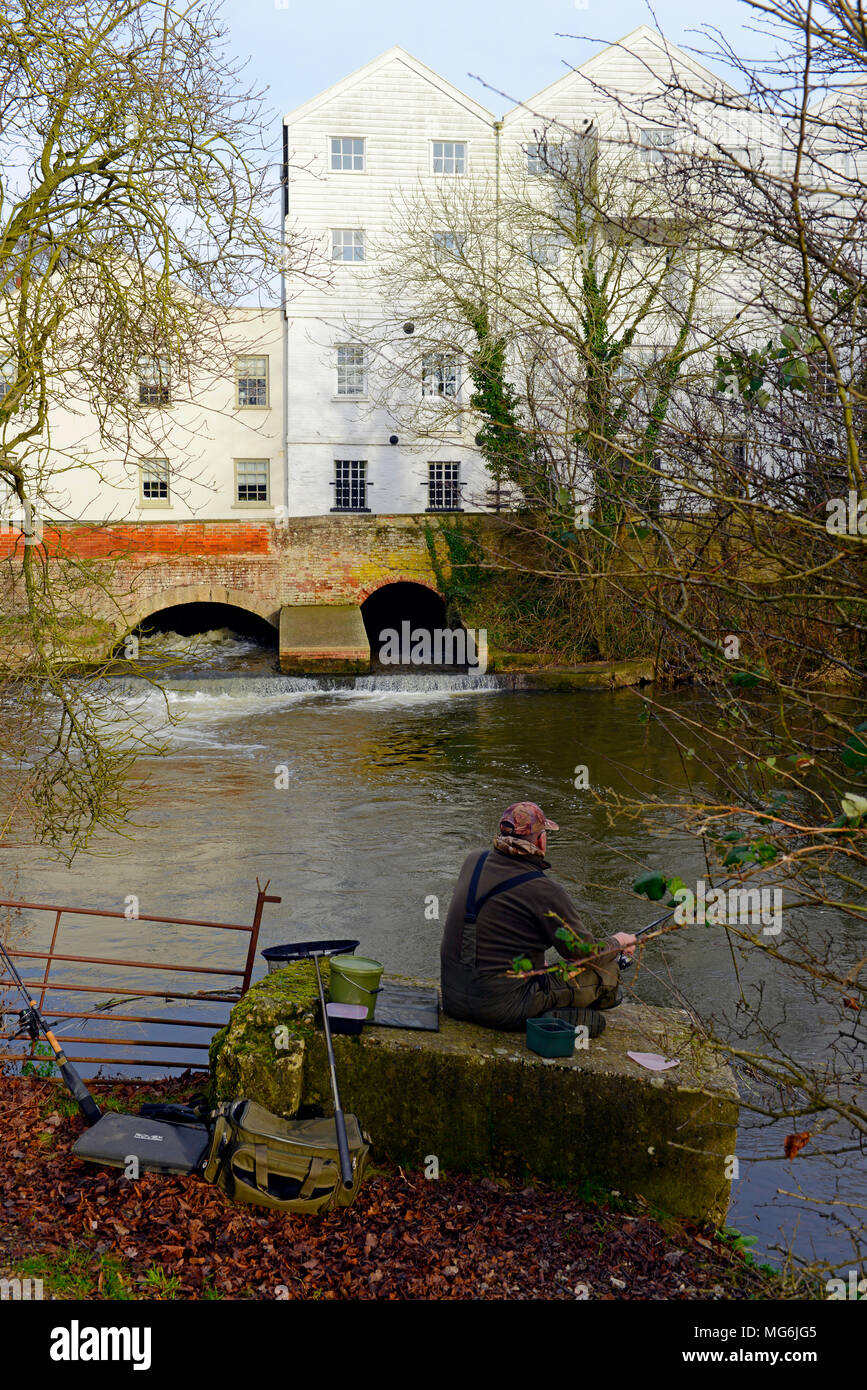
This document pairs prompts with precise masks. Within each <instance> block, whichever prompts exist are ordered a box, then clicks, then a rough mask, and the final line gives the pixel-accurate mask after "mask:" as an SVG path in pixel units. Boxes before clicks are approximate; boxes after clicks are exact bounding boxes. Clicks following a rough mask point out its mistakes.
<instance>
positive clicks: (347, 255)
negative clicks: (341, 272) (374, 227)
mask: <svg viewBox="0 0 867 1390" xmlns="http://www.w3.org/2000/svg"><path fill="white" fill-rule="evenodd" d="M331 259H332V260H333V261H363V260H364V232H363V231H361V229H360V228H359V227H338V228H336V229H335V230H334V231H332V233H331Z"/></svg>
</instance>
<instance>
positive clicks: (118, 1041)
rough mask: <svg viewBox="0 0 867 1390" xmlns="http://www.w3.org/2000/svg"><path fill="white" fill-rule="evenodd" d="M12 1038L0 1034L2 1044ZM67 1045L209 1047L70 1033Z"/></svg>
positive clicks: (199, 1048)
mask: <svg viewBox="0 0 867 1390" xmlns="http://www.w3.org/2000/svg"><path fill="white" fill-rule="evenodd" d="M13 1036H14V1034H12V1033H0V1038H2V1039H3V1041H4V1042H8V1041H10V1040H11V1038H12V1037H13ZM67 1043H93V1044H94V1045H96V1044H100V1045H101V1044H102V1043H105V1044H108V1043H114V1045H115V1047H174V1048H181V1047H192V1048H193V1049H194V1050H195V1051H196V1052H207V1051H208V1048H209V1047H210V1045H211V1044H210V1043H197V1042H188V1041H187V1040H186V1039H184V1041H183V1042H157V1041H156V1040H155V1039H153V1038H78V1037H75V1036H74V1035H73V1034H71V1033H64V1035H63V1044H64V1048H63V1050H64V1052H65V1051H66V1044H67ZM71 1060H72V1061H74V1060H75V1058H74V1057H72V1058H71Z"/></svg>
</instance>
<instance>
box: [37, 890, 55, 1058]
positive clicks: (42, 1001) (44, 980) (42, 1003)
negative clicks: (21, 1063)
mask: <svg viewBox="0 0 867 1390" xmlns="http://www.w3.org/2000/svg"><path fill="white" fill-rule="evenodd" d="M62 916H63V910H62V908H58V909H57V912H56V913H55V917H54V930H53V932H52V933H51V945H50V946H49V948H48V960H47V961H46V962H45V972H44V974H43V976H42V993H41V994H40V996H39V1010H40V1013H41V1012H42V1010H43V1009H44V1008H45V991H46V989H47V987H48V976H49V974H50V972H51V956H52V953H53V951H54V947H55V946H56V945H57V932H58V928H59V927H60V919H61V917H62ZM30 1056H31V1057H35V1056H36V1039H35V1038H31V1040H30Z"/></svg>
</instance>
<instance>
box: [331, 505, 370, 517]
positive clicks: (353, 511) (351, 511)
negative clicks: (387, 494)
mask: <svg viewBox="0 0 867 1390" xmlns="http://www.w3.org/2000/svg"><path fill="white" fill-rule="evenodd" d="M328 510H329V511H330V512H336V513H337V514H338V516H339V515H341V514H342V515H343V516H359V515H360V514H361V513H362V512H369V511H370V508H369V507H329V508H328Z"/></svg>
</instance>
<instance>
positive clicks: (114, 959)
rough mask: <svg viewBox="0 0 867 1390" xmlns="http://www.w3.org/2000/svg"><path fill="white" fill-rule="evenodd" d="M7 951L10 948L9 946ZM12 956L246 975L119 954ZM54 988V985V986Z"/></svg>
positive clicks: (23, 953)
mask: <svg viewBox="0 0 867 1390" xmlns="http://www.w3.org/2000/svg"><path fill="white" fill-rule="evenodd" d="M6 949H7V951H8V950H9V948H8V946H7V948H6ZM9 954H10V956H16V957H20V958H21V959H24V958H25V957H26V958H27V959H28V960H52V959H53V960H71V961H75V962H76V963H77V964H79V965H123V966H137V967H140V968H141V969H142V970H183V971H185V972H186V973H187V974H188V975H241V976H243V975H244V971H243V970H220V969H218V968H217V967H215V966H213V965H167V964H166V962H165V961H161V960H157V961H153V960H121V959H120V957H119V956H53V957H51V956H49V955H48V953H47V952H46V951H9ZM52 988H53V986H52Z"/></svg>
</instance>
